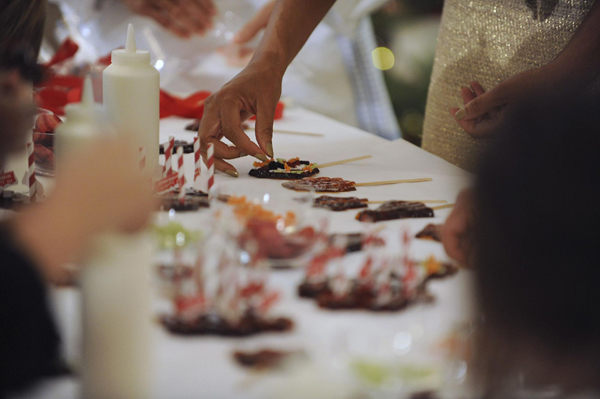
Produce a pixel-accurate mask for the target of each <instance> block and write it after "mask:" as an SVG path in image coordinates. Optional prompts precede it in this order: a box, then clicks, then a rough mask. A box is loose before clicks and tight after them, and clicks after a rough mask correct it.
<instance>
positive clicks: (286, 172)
mask: <svg viewBox="0 0 600 399" xmlns="http://www.w3.org/2000/svg"><path fill="white" fill-rule="evenodd" d="M316 166H317V165H316V164H314V163H311V162H309V161H301V160H300V158H293V159H288V160H287V161H286V160H285V159H282V158H277V159H273V160H271V161H267V162H254V169H251V170H250V172H249V173H248V174H249V175H250V176H253V177H257V178H259V179H285V180H297V179H303V178H305V177H310V176H314V175H316V174H317V173H319V168H317V167H316Z"/></svg>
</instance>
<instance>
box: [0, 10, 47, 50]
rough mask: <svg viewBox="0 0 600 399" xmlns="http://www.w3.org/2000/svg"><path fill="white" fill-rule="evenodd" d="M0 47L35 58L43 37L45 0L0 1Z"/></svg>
mask: <svg viewBox="0 0 600 399" xmlns="http://www.w3.org/2000/svg"><path fill="white" fill-rule="evenodd" d="M0 10H2V11H1V12H0V47H9V48H21V49H26V51H29V52H31V53H33V54H35V55H36V56H37V54H38V53H39V50H40V46H41V44H42V38H43V36H44V23H45V21H46V0H0Z"/></svg>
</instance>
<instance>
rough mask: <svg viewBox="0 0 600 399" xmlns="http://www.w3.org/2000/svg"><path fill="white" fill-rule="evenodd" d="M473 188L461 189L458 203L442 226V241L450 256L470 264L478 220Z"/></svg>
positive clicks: (462, 262)
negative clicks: (474, 231)
mask: <svg viewBox="0 0 600 399" xmlns="http://www.w3.org/2000/svg"><path fill="white" fill-rule="evenodd" d="M474 206H475V203H474V200H473V190H472V189H466V190H463V191H461V193H460V194H459V195H458V197H457V199H456V205H454V209H453V210H452V213H451V214H450V216H448V219H446V223H444V226H443V227H442V243H443V244H444V249H445V250H446V253H447V254H448V256H449V257H451V258H452V259H454V260H456V261H457V262H459V263H461V264H464V265H468V266H470V264H471V263H472V256H473V229H474V223H475V220H476V214H475V208H474Z"/></svg>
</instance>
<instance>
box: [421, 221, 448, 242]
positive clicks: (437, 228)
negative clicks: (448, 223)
mask: <svg viewBox="0 0 600 399" xmlns="http://www.w3.org/2000/svg"><path fill="white" fill-rule="evenodd" d="M442 227H443V225H441V224H433V223H430V224H428V225H427V226H425V227H424V228H423V230H421V231H419V232H418V233H417V235H416V236H415V238H419V239H421V240H433V241H437V242H442Z"/></svg>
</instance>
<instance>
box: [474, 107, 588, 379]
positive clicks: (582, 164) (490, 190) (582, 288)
mask: <svg viewBox="0 0 600 399" xmlns="http://www.w3.org/2000/svg"><path fill="white" fill-rule="evenodd" d="M598 104H600V103H599V102H598V101H597V99H594V100H591V101H585V102H582V101H574V102H573V101H570V102H565V103H562V104H558V105H555V106H552V107H546V108H544V109H536V108H535V107H529V108H528V109H524V110H522V112H520V113H519V115H518V117H517V118H515V119H514V121H513V122H512V123H511V125H510V127H509V128H507V129H504V131H502V132H499V136H500V137H499V139H498V141H497V142H496V143H495V145H494V146H492V148H491V149H490V151H489V153H488V154H487V156H486V157H485V159H484V160H483V162H482V164H481V165H480V171H479V175H478V178H477V183H476V188H475V201H476V207H477V210H478V221H477V228H476V230H477V234H476V235H475V236H476V237H477V238H476V248H477V253H476V255H475V256H476V268H477V271H476V275H477V295H478V298H479V305H480V307H481V310H482V312H483V314H484V316H485V327H484V332H485V333H484V335H483V336H484V338H485V339H484V341H483V343H484V344H483V346H482V348H481V349H482V350H483V352H482V353H483V356H482V360H483V361H484V365H483V366H482V367H484V377H486V379H487V382H488V383H489V382H490V381H492V380H494V381H495V382H496V383H498V382H499V380H500V379H501V378H503V377H505V376H506V374H508V373H510V372H515V371H516V369H520V371H524V372H527V373H529V375H531V376H532V378H533V379H540V380H543V381H544V382H551V383H561V384H564V385H569V384H571V385H573V386H574V387H577V385H578V384H584V385H585V384H590V383H596V384H597V385H596V387H598V385H600V242H599V240H598V237H600V235H596V234H598V232H599V229H600V203H599V201H598V200H599V199H600V109H599V107H598ZM550 359H551V361H549V360H550ZM575 359H577V360H575ZM575 363H576V364H577V366H578V367H581V368H582V370H584V371H583V372H582V373H580V375H579V376H576V377H574V376H572V375H571V376H569V375H566V373H565V372H564V371H565V370H563V369H562V368H563V367H570V366H573V365H574V364H575ZM561 370H562V371H561ZM579 371H581V370H579V369H578V372H579ZM571 372H573V371H571ZM571 377H574V378H571ZM588 388H589V387H588Z"/></svg>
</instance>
